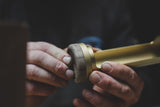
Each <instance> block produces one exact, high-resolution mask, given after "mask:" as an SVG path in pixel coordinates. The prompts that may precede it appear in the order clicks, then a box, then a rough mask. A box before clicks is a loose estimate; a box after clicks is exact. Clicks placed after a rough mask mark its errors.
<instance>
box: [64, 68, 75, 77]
mask: <svg viewBox="0 0 160 107" xmlns="http://www.w3.org/2000/svg"><path fill="white" fill-rule="evenodd" d="M73 74H74V73H73V71H72V70H70V69H68V70H66V76H67V78H68V79H72V78H73Z"/></svg>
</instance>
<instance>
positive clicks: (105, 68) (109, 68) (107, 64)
mask: <svg viewBox="0 0 160 107" xmlns="http://www.w3.org/2000/svg"><path fill="white" fill-rule="evenodd" d="M101 69H102V70H103V71H105V72H111V71H112V70H113V67H112V65H111V63H110V62H108V61H107V62H104V63H102V65H101Z"/></svg>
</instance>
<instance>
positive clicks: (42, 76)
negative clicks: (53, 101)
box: [26, 64, 67, 87]
mask: <svg viewBox="0 0 160 107" xmlns="http://www.w3.org/2000/svg"><path fill="white" fill-rule="evenodd" d="M26 76H27V79H29V80H34V81H38V82H42V83H46V84H49V85H52V86H56V87H64V86H66V85H67V81H66V80H63V79H61V78H59V77H57V76H56V75H54V74H52V73H50V72H48V71H46V70H45V69H42V68H40V67H38V66H36V65H32V64H27V65H26Z"/></svg>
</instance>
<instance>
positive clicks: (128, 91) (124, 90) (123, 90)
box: [121, 87, 131, 97]
mask: <svg viewBox="0 0 160 107" xmlns="http://www.w3.org/2000/svg"><path fill="white" fill-rule="evenodd" d="M121 93H122V94H123V95H125V96H127V97H130V96H131V89H130V88H129V87H122V88H121Z"/></svg>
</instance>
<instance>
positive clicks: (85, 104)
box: [73, 98, 93, 107]
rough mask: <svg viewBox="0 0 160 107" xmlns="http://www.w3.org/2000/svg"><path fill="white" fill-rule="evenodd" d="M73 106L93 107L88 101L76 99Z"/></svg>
mask: <svg viewBox="0 0 160 107" xmlns="http://www.w3.org/2000/svg"><path fill="white" fill-rule="evenodd" d="M73 104H74V106H76V107H93V106H92V105H91V104H90V103H88V102H87V101H84V100H82V99H79V98H76V99H74V100H73Z"/></svg>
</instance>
